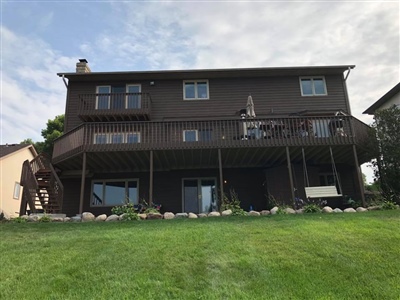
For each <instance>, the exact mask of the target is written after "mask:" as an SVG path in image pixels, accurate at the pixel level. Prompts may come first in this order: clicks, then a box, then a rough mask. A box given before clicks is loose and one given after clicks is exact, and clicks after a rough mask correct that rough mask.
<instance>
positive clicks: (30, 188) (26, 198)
mask: <svg viewBox="0 0 400 300" xmlns="http://www.w3.org/2000/svg"><path fill="white" fill-rule="evenodd" d="M20 183H21V186H23V187H24V189H23V192H22V201H21V206H20V210H19V215H20V216H21V215H25V214H26V206H27V204H29V208H30V210H31V212H33V213H35V212H36V204H35V200H36V192H37V190H38V188H39V184H38V182H37V180H36V177H35V173H34V172H33V170H32V168H31V165H30V163H29V160H26V161H24V163H23V165H22V173H21V181H20Z"/></svg>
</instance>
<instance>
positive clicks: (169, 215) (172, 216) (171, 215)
mask: <svg viewBox="0 0 400 300" xmlns="http://www.w3.org/2000/svg"><path fill="white" fill-rule="evenodd" d="M173 218H175V215H174V214H173V213H172V212H166V213H165V214H164V219H166V220H171V219H173Z"/></svg>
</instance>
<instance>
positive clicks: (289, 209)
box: [285, 207, 296, 214]
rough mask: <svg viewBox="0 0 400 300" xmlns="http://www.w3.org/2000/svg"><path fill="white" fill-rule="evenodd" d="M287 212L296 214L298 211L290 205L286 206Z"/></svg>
mask: <svg viewBox="0 0 400 300" xmlns="http://www.w3.org/2000/svg"><path fill="white" fill-rule="evenodd" d="M285 212H286V213H287V214H295V213H296V211H295V210H294V209H293V208H290V207H286V208H285Z"/></svg>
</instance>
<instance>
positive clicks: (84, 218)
mask: <svg viewBox="0 0 400 300" xmlns="http://www.w3.org/2000/svg"><path fill="white" fill-rule="evenodd" d="M94 219H95V216H94V214H92V213H91V212H84V213H83V214H82V222H92V221H94Z"/></svg>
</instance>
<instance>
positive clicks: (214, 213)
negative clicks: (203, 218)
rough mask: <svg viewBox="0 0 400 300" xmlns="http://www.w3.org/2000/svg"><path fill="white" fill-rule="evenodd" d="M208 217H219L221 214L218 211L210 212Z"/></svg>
mask: <svg viewBox="0 0 400 300" xmlns="http://www.w3.org/2000/svg"><path fill="white" fill-rule="evenodd" d="M208 216H209V217H220V216H221V214H220V213H219V212H218V211H212V212H210V213H209V214H208Z"/></svg>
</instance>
